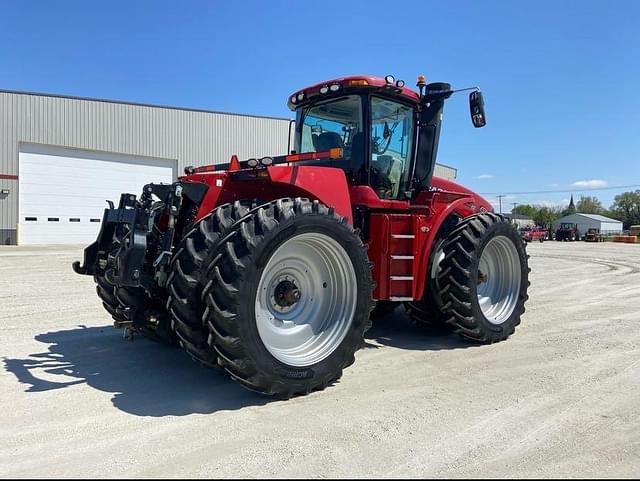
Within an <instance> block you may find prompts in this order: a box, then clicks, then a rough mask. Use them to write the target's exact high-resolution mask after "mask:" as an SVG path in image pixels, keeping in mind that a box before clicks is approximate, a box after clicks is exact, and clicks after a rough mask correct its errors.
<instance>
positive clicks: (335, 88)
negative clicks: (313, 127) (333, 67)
mask: <svg viewBox="0 0 640 481" xmlns="http://www.w3.org/2000/svg"><path fill="white" fill-rule="evenodd" d="M365 90H379V91H382V92H383V93H385V94H386V95H390V96H392V97H397V98H400V99H404V100H406V101H409V102H413V103H418V102H419V101H420V95H418V93H417V92H416V91H414V90H412V89H410V88H408V87H405V86H404V82H402V81H400V80H398V81H395V82H389V81H388V80H386V79H384V78H380V77H372V76H369V75H353V76H350V77H341V78H337V79H332V80H326V81H324V82H320V83H317V84H315V85H312V86H310V87H305V88H303V89H300V90H297V91H296V92H294V93H293V94H292V95H290V96H289V99H288V102H287V105H288V107H289V108H290V109H291V110H296V109H297V108H299V107H300V106H301V105H305V104H307V103H310V102H311V101H317V100H318V97H320V98H332V97H336V96H338V95H344V94H345V93H354V92H362V91H365Z"/></svg>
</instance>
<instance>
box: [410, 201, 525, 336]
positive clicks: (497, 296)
mask: <svg viewBox="0 0 640 481" xmlns="http://www.w3.org/2000/svg"><path fill="white" fill-rule="evenodd" d="M525 246H526V245H525V243H524V242H523V241H522V240H521V238H520V236H519V234H518V232H517V230H516V229H514V228H513V226H512V225H511V224H509V223H508V222H506V221H505V220H504V219H503V218H502V217H501V216H499V215H497V214H493V213H483V214H478V215H475V216H472V217H468V218H466V219H464V220H462V221H461V222H460V223H459V224H458V225H457V226H456V227H455V228H454V229H453V230H452V231H451V232H450V233H448V235H446V237H445V238H444V239H443V240H442V241H441V242H440V243H439V244H435V245H434V253H433V254H432V259H433V261H432V263H431V264H430V266H431V269H430V274H429V275H430V277H429V279H430V282H428V283H427V287H426V289H425V295H424V297H423V299H422V300H421V301H419V302H414V303H411V304H410V313H411V315H412V317H413V318H414V320H416V322H417V323H418V324H419V325H428V326H439V327H442V328H445V329H446V328H449V329H451V330H454V331H456V332H457V333H458V334H460V335H461V336H462V337H464V338H466V339H468V340H471V341H474V342H478V343H493V342H498V341H502V340H504V339H506V338H508V337H509V336H510V335H511V334H513V332H514V331H515V328H516V327H517V326H518V324H520V319H521V316H522V314H523V313H524V310H525V307H524V305H525V302H526V301H527V299H528V294H527V290H528V287H529V271H530V269H529V266H528V256H527V254H526V250H525ZM434 274H435V275H434Z"/></svg>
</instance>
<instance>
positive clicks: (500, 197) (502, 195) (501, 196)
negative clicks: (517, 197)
mask: <svg viewBox="0 0 640 481" xmlns="http://www.w3.org/2000/svg"><path fill="white" fill-rule="evenodd" d="M504 196H505V195H504V194H500V195H498V201H499V202H500V214H501V215H502V198H503V197H504Z"/></svg>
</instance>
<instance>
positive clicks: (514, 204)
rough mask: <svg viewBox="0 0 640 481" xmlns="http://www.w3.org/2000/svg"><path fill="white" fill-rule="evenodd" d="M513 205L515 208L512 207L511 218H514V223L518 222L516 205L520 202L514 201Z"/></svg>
mask: <svg viewBox="0 0 640 481" xmlns="http://www.w3.org/2000/svg"><path fill="white" fill-rule="evenodd" d="M511 205H513V209H511V218H512V219H513V223H514V224H517V222H516V205H518V203H517V202H514V203H513V204H511Z"/></svg>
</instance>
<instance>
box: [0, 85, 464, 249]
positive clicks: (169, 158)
mask: <svg viewBox="0 0 640 481" xmlns="http://www.w3.org/2000/svg"><path fill="white" fill-rule="evenodd" d="M290 129H292V122H291V121H290V120H289V119H284V118H272V117H261V116H255V115H241V114H230V113H222V112H212V111H204V110H196V109H180V108H174V107H165V106H157V105H146V104H135V103H125V102H115V101H106V100H99V99H89V98H78V97H65V96H58V95H44V94H33V93H27V92H13V91H2V90H0V244H16V243H20V244H83V243H88V242H91V241H92V240H93V239H94V238H95V236H96V234H97V231H98V229H99V225H100V221H101V219H102V211H103V209H104V207H105V206H106V204H105V199H112V200H114V201H117V200H118V199H119V195H120V193H121V192H132V193H136V194H137V193H138V192H139V191H140V189H141V187H142V186H143V185H144V184H146V183H148V182H172V181H174V180H175V179H176V178H177V177H178V176H179V175H180V174H181V173H182V172H183V169H184V167H185V166H187V165H194V166H198V165H204V164H213V163H223V162H228V161H229V158H230V156H231V155H232V154H237V155H238V157H239V158H240V159H247V158H251V157H256V156H264V155H278V154H283V153H285V152H286V151H287V149H288V142H289V132H290ZM456 173H457V172H456V169H453V168H451V167H447V166H440V165H438V166H436V171H435V175H439V176H442V177H446V178H449V179H454V178H455V177H456Z"/></svg>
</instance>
